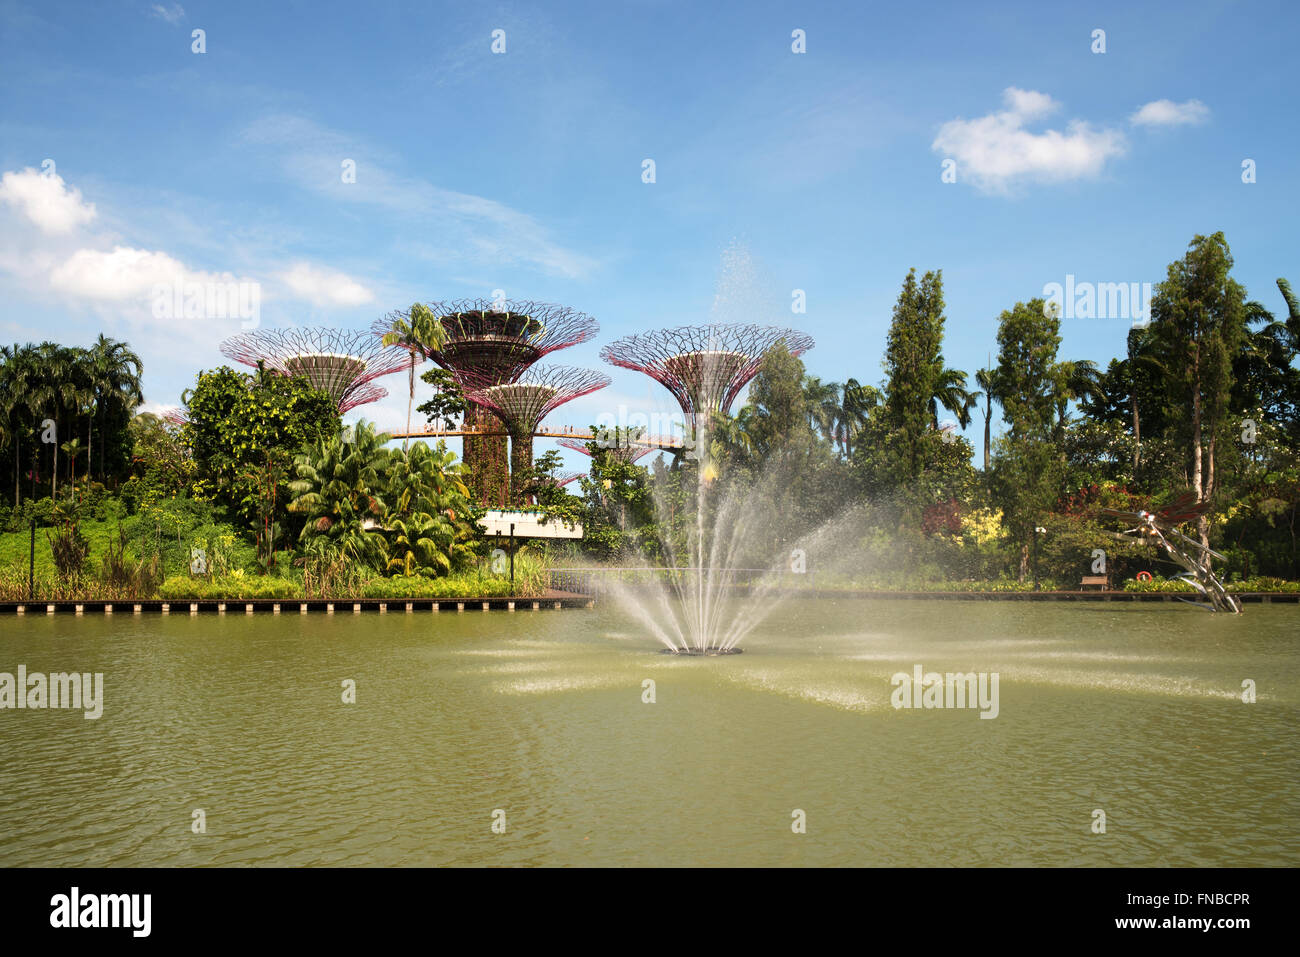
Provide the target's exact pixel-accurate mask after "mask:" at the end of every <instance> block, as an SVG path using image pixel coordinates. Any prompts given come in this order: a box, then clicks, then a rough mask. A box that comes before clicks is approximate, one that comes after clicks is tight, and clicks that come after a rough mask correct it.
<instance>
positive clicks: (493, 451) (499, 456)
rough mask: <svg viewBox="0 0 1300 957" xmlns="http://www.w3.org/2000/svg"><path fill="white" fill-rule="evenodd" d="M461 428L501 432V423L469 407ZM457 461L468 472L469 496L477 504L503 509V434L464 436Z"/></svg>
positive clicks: (506, 482) (505, 488)
mask: <svg viewBox="0 0 1300 957" xmlns="http://www.w3.org/2000/svg"><path fill="white" fill-rule="evenodd" d="M464 421H465V429H466V430H467V431H468V430H471V429H485V430H487V431H491V432H495V431H504V426H503V425H502V424H501V420H500V419H498V418H497V417H496V416H495V415H494V414H493V413H492V412H491V411H489V410H488V409H485V408H484V407H483V406H481V405H470V407H469V409H468V410H467V411H466V412H465V420H464ZM463 443H464V450H463V453H462V455H461V461H462V462H463V463H464V465H465V467H466V468H467V469H468V470H469V481H468V482H467V483H466V484H467V485H468V486H469V490H470V495H471V496H472V497H473V498H474V499H475V501H477V502H478V503H479V504H480V505H488V506H503V505H505V504H506V498H507V494H508V489H509V475H508V465H507V463H508V462H509V458H508V455H507V451H506V437H505V436H504V435H480V436H469V435H466V436H465V438H464V440H463Z"/></svg>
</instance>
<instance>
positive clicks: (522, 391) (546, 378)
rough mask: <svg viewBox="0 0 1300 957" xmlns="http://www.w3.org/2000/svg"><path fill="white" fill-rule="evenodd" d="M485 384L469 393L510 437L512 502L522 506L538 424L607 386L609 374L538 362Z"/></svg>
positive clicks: (483, 382)
mask: <svg viewBox="0 0 1300 957" xmlns="http://www.w3.org/2000/svg"><path fill="white" fill-rule="evenodd" d="M479 381H480V382H481V383H482V384H481V385H480V386H479V387H478V388H472V389H470V390H468V391H467V392H466V393H465V397H466V398H467V399H469V400H470V401H471V402H474V403H475V404H477V405H481V406H484V407H486V408H488V409H491V410H492V411H493V412H494V413H495V414H496V416H497V417H498V418H499V419H500V420H501V421H502V422H503V423H504V424H505V429H506V432H507V433H508V434H509V436H510V474H511V477H512V482H511V496H510V497H511V502H512V504H514V505H521V504H523V502H522V496H523V476H524V474H525V473H526V472H527V471H528V470H529V469H531V468H532V465H533V433H534V432H536V431H537V426H538V424H539V423H540V422H541V421H542V419H544V418H546V416H547V415H549V414H550V413H551V412H553V411H554V410H555V409H557V408H559V407H560V406H561V405H563V404H564V403H566V402H571V401H572V400H574V399H576V398H578V397H579V396H582V395H586V394H587V393H589V392H595V391H596V390H597V389H603V388H605V386H607V385H609V382H610V380H609V376H607V375H605V374H604V373H601V372H596V371H594V370H591V369H578V368H574V367H573V366H556V365H535V366H529V367H528V368H527V369H525V370H523V371H522V372H520V373H519V374H518V375H516V376H515V378H514V379H513V380H512V381H510V382H501V383H491V381H490V380H487V379H481V380H479Z"/></svg>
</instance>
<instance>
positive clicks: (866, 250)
mask: <svg viewBox="0 0 1300 957" xmlns="http://www.w3.org/2000/svg"><path fill="white" fill-rule="evenodd" d="M1062 6H1063V5H1062ZM1057 7H1058V5H1056V4H1042V3H1026V4H1010V3H1008V4H1000V5H997V6H993V5H989V4H943V3H937V4H930V5H927V6H926V7H925V8H924V10H922V8H920V7H918V6H916V5H910V4H898V5H867V4H860V3H848V2H843V3H816V2H812V3H810V2H799V3H767V2H754V0H746V2H737V3H709V4H700V3H695V2H650V0H642V2H635V0H633V2H622V3H609V2H607V0H605V2H591V3H576V2H550V3H545V4H537V3H534V4H493V3H454V4H452V3H433V2H411V3H399V2H385V0H375V2H367V3H356V2H341V3H336V2H312V3H306V2H292V0H290V2H275V3H266V2H256V3H253V2H250V3H244V2H220V3H218V2H196V0H189V2H184V3H175V2H165V3H151V2H131V0H122V2H112V0H105V2H85V3H78V2H61V3H31V2H21V0H0V90H2V91H3V95H2V96H0V341H5V342H11V341H12V342H26V341H40V340H44V339H54V340H56V341H61V342H64V343H67V344H83V345H84V344H89V343H90V342H91V341H93V339H94V338H95V336H96V334H98V333H101V332H102V333H104V334H106V335H109V336H111V337H114V338H118V339H125V340H127V341H128V342H129V343H130V344H131V345H132V346H133V347H134V348H135V349H136V351H137V352H138V353H139V354H140V356H141V358H142V360H143V362H144V367H145V374H144V383H145V398H146V401H147V405H146V408H148V409H151V410H159V409H163V408H165V407H169V406H174V405H176V404H177V403H178V402H179V399H180V395H181V393H182V391H183V390H184V389H185V388H187V387H189V386H191V385H193V383H194V379H195V376H196V374H197V373H198V371H199V370H200V369H207V368H214V367H216V366H218V365H220V364H223V363H224V362H225V361H226V360H224V359H223V357H222V356H221V354H220V352H219V351H218V346H219V343H220V342H221V341H222V340H223V339H225V338H227V337H228V336H231V335H235V334H238V333H239V332H240V331H241V330H242V329H244V328H247V326H248V325H249V324H250V323H251V322H252V321H253V320H252V319H250V318H248V317H247V314H248V312H249V310H247V309H246V310H245V312H244V314H240V313H239V311H238V310H237V309H234V308H229V309H221V308H216V309H212V310H208V314H205V315H201V316H191V317H189V318H186V317H185V315H184V310H183V309H182V310H181V311H180V313H179V314H176V310H175V309H169V308H168V305H169V304H170V302H171V300H170V299H167V300H166V301H161V300H160V298H159V296H158V295H157V290H158V287H159V286H160V285H161V286H166V287H168V288H172V287H174V285H175V284H176V283H191V282H196V283H205V284H221V283H226V282H234V283H243V284H246V285H245V286H243V287H242V288H244V289H245V290H255V291H256V294H257V297H258V299H257V304H258V309H257V315H256V322H257V323H259V324H260V326H261V327H263V328H275V327H284V326H307V325H326V326H337V327H344V328H353V329H359V328H365V327H368V326H369V325H370V323H371V322H372V321H373V320H374V319H376V318H377V317H379V316H382V315H384V314H386V313H388V312H390V311H392V310H394V309H399V308H404V307H406V306H409V305H410V304H411V303H412V302H415V301H438V300H446V299H453V298H460V297H485V298H491V297H493V296H494V295H495V294H497V290H500V291H501V292H502V293H504V295H505V296H507V297H509V298H515V299H528V300H536V301H549V302H558V303H563V304H566V305H569V306H572V307H573V308H575V309H578V310H580V311H582V312H585V313H587V314H589V315H591V316H594V317H595V318H596V319H597V320H598V321H599V322H600V326H601V329H600V333H599V335H598V336H597V337H596V338H595V339H594V340H592V341H590V342H588V343H585V344H582V345H579V346H576V347H574V348H572V349H568V350H565V351H562V352H557V353H554V354H553V355H552V356H551V357H550V360H551V361H554V362H562V363H565V364H571V365H580V366H586V367H591V368H599V369H602V370H603V371H605V372H607V373H608V374H609V375H610V376H611V378H612V379H613V383H612V385H611V386H610V387H609V388H607V389H605V390H602V391H600V392H596V393H593V394H591V395H589V396H586V397H583V398H582V399H579V400H576V401H575V402H573V403H571V404H570V405H568V406H564V407H562V408H561V409H559V410H558V411H557V412H555V413H553V415H552V416H551V418H550V419H549V420H548V422H550V423H552V424H555V425H574V426H585V425H588V424H590V423H592V422H594V421H596V420H597V418H598V417H602V416H603V417H604V418H605V420H606V421H608V420H609V419H610V418H621V417H627V416H630V415H634V414H636V413H641V414H644V415H660V416H664V415H666V414H667V413H668V412H670V411H671V410H674V409H675V408H676V406H675V404H674V403H673V401H672V400H671V398H670V396H669V395H668V393H667V392H666V391H665V390H664V389H663V388H662V387H660V386H659V385H657V384H656V383H654V382H653V381H651V380H650V379H648V378H647V377H645V376H642V375H639V374H638V373H635V372H632V371H627V370H623V369H616V368H613V367H610V366H608V365H605V364H604V363H603V362H602V361H601V360H600V358H599V350H600V347H601V346H602V345H603V344H605V343H607V342H609V341H611V340H613V339H615V338H617V337H619V336H621V335H625V334H628V333H632V332H640V331H645V330H649V329H656V328H663V327H670V326H677V325H683V324H688V323H698V322H708V321H724V322H733V321H747V322H759V323H764V324H774V325H783V326H790V327H793V328H797V329H799V330H801V331H804V332H807V333H808V334H810V335H811V336H812V337H813V338H814V339H815V341H816V346H815V348H814V349H812V350H811V351H810V352H808V353H807V354H806V355H805V356H804V361H805V364H806V366H807V370H808V372H809V373H810V374H812V375H816V376H819V377H821V378H822V379H823V380H826V381H837V382H838V381H843V380H844V379H846V378H848V377H854V378H857V379H858V380H860V381H862V382H867V383H873V384H879V383H880V381H881V379H882V377H883V370H882V367H881V359H882V356H883V352H884V344H885V335H886V332H887V330H888V326H889V320H890V314H891V310H892V308H893V305H894V302H895V300H896V298H897V295H898V291H899V288H900V286H901V284H902V281H903V279H904V277H905V276H906V274H907V271H908V269H909V268H912V267H915V268H916V269H917V270H918V272H924V271H926V270H930V269H941V270H942V271H943V279H944V293H945V299H946V304H947V325H946V338H945V342H944V354H945V359H946V361H947V363H948V365H950V366H955V367H957V368H961V369H964V370H967V371H968V372H970V373H972V382H971V387H972V388H973V387H974V383H973V372H974V370H976V369H978V368H980V367H983V366H986V365H987V364H988V361H989V355H990V354H996V340H995V334H996V328H997V318H998V316H999V314H1000V313H1001V312H1002V311H1003V310H1005V309H1009V308H1011V307H1012V306H1013V305H1014V304H1015V303H1016V302H1018V301H1027V300H1029V299H1031V298H1035V297H1041V296H1043V295H1045V293H1046V291H1047V290H1048V289H1050V284H1052V283H1057V284H1059V285H1060V286H1062V287H1066V286H1067V283H1069V284H1070V285H1071V286H1073V287H1077V288H1080V289H1082V288H1084V287H1083V286H1081V285H1080V284H1087V283H1091V284H1101V283H1123V284H1126V286H1127V285H1129V284H1133V283H1137V284H1139V289H1140V288H1141V285H1140V284H1142V283H1152V284H1154V283H1157V282H1159V281H1160V280H1161V279H1162V278H1163V277H1164V275H1165V270H1166V268H1167V266H1168V264H1169V263H1170V262H1172V261H1173V260H1175V259H1176V258H1178V257H1180V256H1181V255H1182V254H1183V252H1184V251H1185V249H1186V247H1187V244H1188V243H1189V242H1190V241H1191V240H1192V238H1193V236H1195V235H1197V234H1208V233H1212V232H1216V231H1220V230H1222V231H1223V232H1224V233H1225V234H1226V236H1227V239H1228V242H1229V244H1230V246H1231V249H1232V252H1233V255H1234V257H1235V259H1236V267H1235V270H1234V275H1235V276H1236V278H1237V279H1238V280H1239V281H1240V282H1242V283H1243V284H1244V285H1245V286H1246V289H1247V292H1248V294H1249V296H1250V297H1251V298H1253V299H1257V300H1259V301H1261V302H1262V303H1264V304H1265V306H1266V307H1268V308H1270V309H1271V310H1273V311H1274V312H1279V313H1283V314H1284V313H1285V306H1284V304H1283V303H1282V300H1281V297H1280V295H1279V294H1278V292H1277V289H1276V288H1275V286H1274V282H1275V280H1276V279H1277V278H1278V277H1280V276H1285V277H1289V278H1291V279H1292V280H1293V281H1294V282H1300V263H1298V262H1297V248H1298V245H1300V241H1298V240H1297V239H1296V233H1295V219H1296V212H1297V209H1300V149H1298V148H1297V147H1300V133H1298V132H1297V125H1296V122H1295V120H1296V108H1295V101H1296V94H1297V85H1298V84H1297V81H1296V79H1295V70H1294V37H1295V36H1296V27H1297V26H1298V25H1300V5H1297V4H1295V3H1293V2H1276V3H1265V2H1260V3H1251V2H1238V3H1228V2H1179V3H1169V4H1149V5H1148V4H1143V5H1140V6H1139V5H1134V4H1130V3H1115V4H1104V3H1097V4H1074V5H1070V7H1071V8H1070V9H1057ZM195 31H202V32H201V33H199V34H196V33H195ZM1099 31H1100V32H1099ZM494 47H495V50H494ZM199 48H201V49H202V52H197V51H198V49H199ZM647 161H651V162H652V164H653V166H652V167H651V166H649V164H647ZM651 169H652V171H653V176H651V175H650V171H651ZM353 174H354V175H353ZM1067 277H1073V279H1072V280H1068V279H1067ZM800 294H802V295H800ZM1103 298H1104V297H1103ZM1139 298H1140V297H1139ZM800 301H802V302H803V303H804V310H803V311H796V309H797V306H798V303H799V302H800ZM248 304H249V303H246V305H248ZM1072 304H1073V301H1072V302H1071V305H1072ZM1112 305H1118V304H1117V303H1116V304H1112ZM1107 311H1108V312H1113V313H1118V314H1117V315H1105V316H1100V315H1097V314H1095V313H1094V314H1092V315H1089V314H1088V313H1087V311H1086V309H1083V308H1079V309H1067V313H1066V318H1064V319H1063V320H1062V337H1063V342H1062V346H1061V352H1060V357H1061V358H1062V359H1092V360H1094V361H1096V362H1098V363H1099V364H1100V365H1102V366H1104V365H1105V363H1106V362H1108V361H1109V360H1110V359H1111V358H1112V357H1115V356H1117V355H1122V354H1123V352H1124V344H1125V337H1126V335H1127V332H1128V330H1129V328H1130V327H1131V325H1132V324H1133V322H1135V321H1141V319H1142V318H1143V317H1142V315H1141V313H1140V310H1137V309H1135V308H1134V307H1133V306H1132V305H1130V306H1129V308H1128V309H1127V311H1126V310H1124V309H1122V308H1113V309H1109V310H1107ZM381 384H382V385H384V386H386V387H387V388H388V390H389V392H390V395H389V396H388V398H386V399H384V400H382V401H381V402H379V403H375V404H372V405H367V406H362V407H361V408H359V409H357V410H356V411H354V412H353V413H352V414H350V416H349V418H350V419H356V418H358V417H364V418H366V419H368V420H370V421H375V422H377V423H378V424H379V425H381V426H382V427H384V428H389V429H392V428H400V427H401V426H402V425H403V423H404V421H405V415H406V398H407V392H406V381H405V377H403V376H400V375H398V376H393V377H391V378H387V379H384V380H381ZM427 388H428V387H425V386H421V392H420V394H419V395H418V396H417V400H416V401H417V402H419V401H422V400H423V398H426V397H427V395H426V392H427ZM995 417H996V410H995ZM996 422H997V420H996V418H995V423H996ZM994 432H995V434H996V433H997V427H996V424H995V429H994ZM966 435H967V438H969V439H970V440H971V441H972V442H973V443H974V444H975V446H976V454H977V456H978V455H979V450H980V449H981V448H982V423H981V420H980V419H979V417H978V416H977V417H976V419H975V421H974V422H973V424H972V425H971V427H970V428H969V429H968V430H967V433H966ZM451 445H452V447H453V449H457V448H458V443H456V442H453V443H451ZM549 447H551V446H550V445H549V443H548V442H547V440H541V439H539V440H538V445H537V450H538V452H539V453H540V452H541V451H544V450H545V449H547V448H549ZM566 461H567V462H568V463H569V464H570V465H571V467H573V468H583V467H584V463H583V461H582V458H581V456H579V455H576V454H574V453H566Z"/></svg>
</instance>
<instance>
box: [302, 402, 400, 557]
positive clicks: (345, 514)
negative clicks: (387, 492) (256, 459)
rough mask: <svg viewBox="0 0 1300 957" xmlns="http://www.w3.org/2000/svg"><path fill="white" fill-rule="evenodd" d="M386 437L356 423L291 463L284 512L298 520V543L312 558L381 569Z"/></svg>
mask: <svg viewBox="0 0 1300 957" xmlns="http://www.w3.org/2000/svg"><path fill="white" fill-rule="evenodd" d="M387 441H388V436H387V435H385V434H382V433H376V432H375V430H374V428H373V427H371V426H368V425H366V423H364V422H359V423H357V424H356V425H355V426H352V427H351V428H348V429H345V430H343V431H342V432H340V433H337V434H335V435H332V436H330V437H329V438H322V439H318V440H317V441H316V443H315V444H314V445H312V446H311V448H310V449H309V450H308V451H306V452H304V453H300V454H299V455H297V456H296V457H295V458H294V469H295V472H296V474H297V476H298V477H297V479H296V480H294V481H292V482H290V483H289V489H290V490H291V491H292V492H293V495H294V498H293V501H292V502H290V504H289V511H291V512H293V513H295V514H297V515H299V516H301V517H302V518H303V519H304V520H305V522H306V524H305V525H304V526H303V530H302V534H301V536H300V537H299V541H300V542H301V543H302V544H303V545H304V546H305V547H307V548H308V549H309V550H311V551H314V553H315V554H317V555H322V556H328V555H337V556H340V557H342V558H344V559H347V560H349V561H354V562H364V563H366V564H368V565H370V566H371V567H372V568H375V569H383V568H384V567H385V566H386V565H387V561H388V558H387V546H386V542H385V540H384V535H383V531H382V524H381V523H382V520H383V517H384V513H385V511H386V509H385V504H384V501H383V498H382V494H383V490H384V485H385V482H386V476H385V473H386V471H387V467H388V453H387V452H385V451H384V448H383V445H384V443H385V442H387Z"/></svg>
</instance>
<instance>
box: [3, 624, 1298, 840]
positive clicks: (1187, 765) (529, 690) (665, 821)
mask: <svg viewBox="0 0 1300 957" xmlns="http://www.w3.org/2000/svg"><path fill="white" fill-rule="evenodd" d="M1298 626H1300V608H1296V607H1293V606H1259V605H1253V606H1248V607H1247V610H1246V613H1245V614H1243V615H1241V616H1240V617H1235V618H1234V617H1229V616H1222V615H1212V614H1209V613H1206V612H1203V611H1200V610H1198V609H1195V608H1191V607H1184V606H1171V605H1158V606H1150V605H1147V606H1116V605H1104V604H1081V605H1068V604H1055V603H1052V604H1046V603H1045V604H1033V605H1030V604H1020V603H978V602H947V601H924V602H912V601H885V600H872V601H863V600H838V601H829V602H817V601H808V600H796V601H792V602H790V603H788V604H786V605H785V606H784V607H782V608H780V609H779V610H778V611H777V612H776V613H775V614H774V615H773V616H772V617H771V618H770V619H768V620H767V621H766V622H765V623H764V624H763V625H762V626H760V627H759V628H758V629H757V630H756V631H755V632H754V633H753V634H752V635H750V636H749V638H747V639H746V641H745V643H744V645H743V647H744V649H745V653H744V654H742V655H739V656H733V657H726V658H674V657H670V656H666V655H661V654H658V653H657V646H656V644H655V642H654V641H653V640H652V639H651V638H650V637H649V635H648V634H647V633H646V632H645V630H644V629H642V628H640V627H639V626H637V625H636V624H635V623H634V622H632V621H631V620H629V619H628V618H626V617H625V616H622V615H620V614H619V613H618V612H617V611H616V610H615V609H614V608H613V607H598V608H596V609H594V610H574V611H550V610H547V611H541V612H532V611H517V612H514V613H508V612H488V613H484V612H481V611H479V612H471V611H466V612H464V613H463V614H457V613H455V612H450V613H448V612H440V613H437V614H433V613H429V612H423V613H419V612H417V613H415V614H410V615H407V614H389V615H386V616H380V615H378V614H374V613H369V612H368V613H365V614H362V615H352V614H338V615H334V616H325V615H321V614H315V613H313V614H310V615H305V616H304V615H298V614H286V615H281V616H271V615H269V614H257V615H254V616H252V617H248V616H245V615H243V614H229V615H226V616H220V617H219V616H217V615H206V614H205V615H200V616H198V617H190V616H188V615H172V616H169V617H159V616H157V615H145V616H138V617H133V616H131V615H126V616H123V615H121V614H118V615H115V616H113V617H112V618H108V619H106V618H104V617H103V616H98V615H87V616H85V617H82V618H76V617H72V616H68V615H57V616H53V617H46V616H43V615H41V616H32V617H27V618H13V617H6V618H5V619H4V620H3V621H0V672H9V673H15V672H16V671H17V667H18V666H19V665H20V664H21V665H26V667H27V670H28V672H29V673H32V672H45V673H52V672H65V671H79V672H103V674H104V693H103V695H104V704H103V716H102V717H101V718H100V719H99V720H86V719H85V718H84V717H83V713H82V712H81V711H71V710H65V711H55V710H0V864H3V865H6V866H15V865H186V866H189V865H221V866H228V865H273V864H274V865H455V864H460V865H523V864H544V865H759V866H763V865H890V866H913V865H927V866H930V865H1025V864H1029V865H1084V866H1109V865H1174V866H1193V865H1242V866H1260V865H1295V864H1297V863H1300V824H1298V823H1297V822H1298V821H1300V792H1298V787H1297V785H1298V782H1300V775H1298V774H1297V772H1298V771H1300V765H1298V764H1297V759H1296V752H1295V742H1296V732H1297V727H1298V719H1300V645H1298V643H1297V633H1298V632H1300V627H1298ZM918 664H919V665H921V666H922V667H923V668H924V670H925V671H927V672H929V671H936V672H948V671H953V672H986V673H993V672H996V673H997V674H998V675H999V691H998V694H999V701H998V716H997V717H996V718H995V719H991V720H990V719H981V718H980V717H979V714H980V712H979V710H972V709H932V710H926V709H903V710H897V709H895V708H893V707H892V706H891V703H890V697H891V693H892V692H893V691H894V689H893V687H892V686H891V683H890V676H891V675H893V674H894V673H896V672H900V671H902V672H907V673H911V672H912V671H913V669H914V667H915V666H916V665H918ZM344 679H353V680H354V681H355V682H356V703H355V704H345V703H343V701H342V700H341V699H342V694H343V690H342V685H341V683H342V682H343V680H344ZM646 679H652V680H653V681H654V683H655V684H654V697H655V701H654V703H645V702H644V701H643V695H644V694H645V692H644V691H643V688H644V685H643V682H645V681H646ZM1244 679H1252V680H1253V681H1254V682H1255V683H1256V686H1257V695H1258V700H1257V701H1256V702H1255V703H1253V704H1247V703H1243V702H1242V700H1241V695H1242V682H1243V680H1244ZM196 809H202V810H203V811H204V813H205V816H206V826H207V830H206V833H203V834H196V833H193V831H192V828H191V822H192V813H193V811H194V810H196ZM1097 809H1100V810H1102V811H1104V812H1105V815H1106V833H1104V834H1098V833H1093V830H1092V828H1093V824H1094V814H1093V812H1094V810H1097ZM498 810H500V811H503V812H504V816H505V831H504V833H494V831H493V821H494V812H495V811H498ZM796 810H798V811H802V812H803V814H804V816H805V818H806V833H802V834H800V833H794V831H793V829H792V822H793V821H794V820H795V817H794V815H795V812H796ZM497 819H498V820H499V819H500V815H498V816H497Z"/></svg>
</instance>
